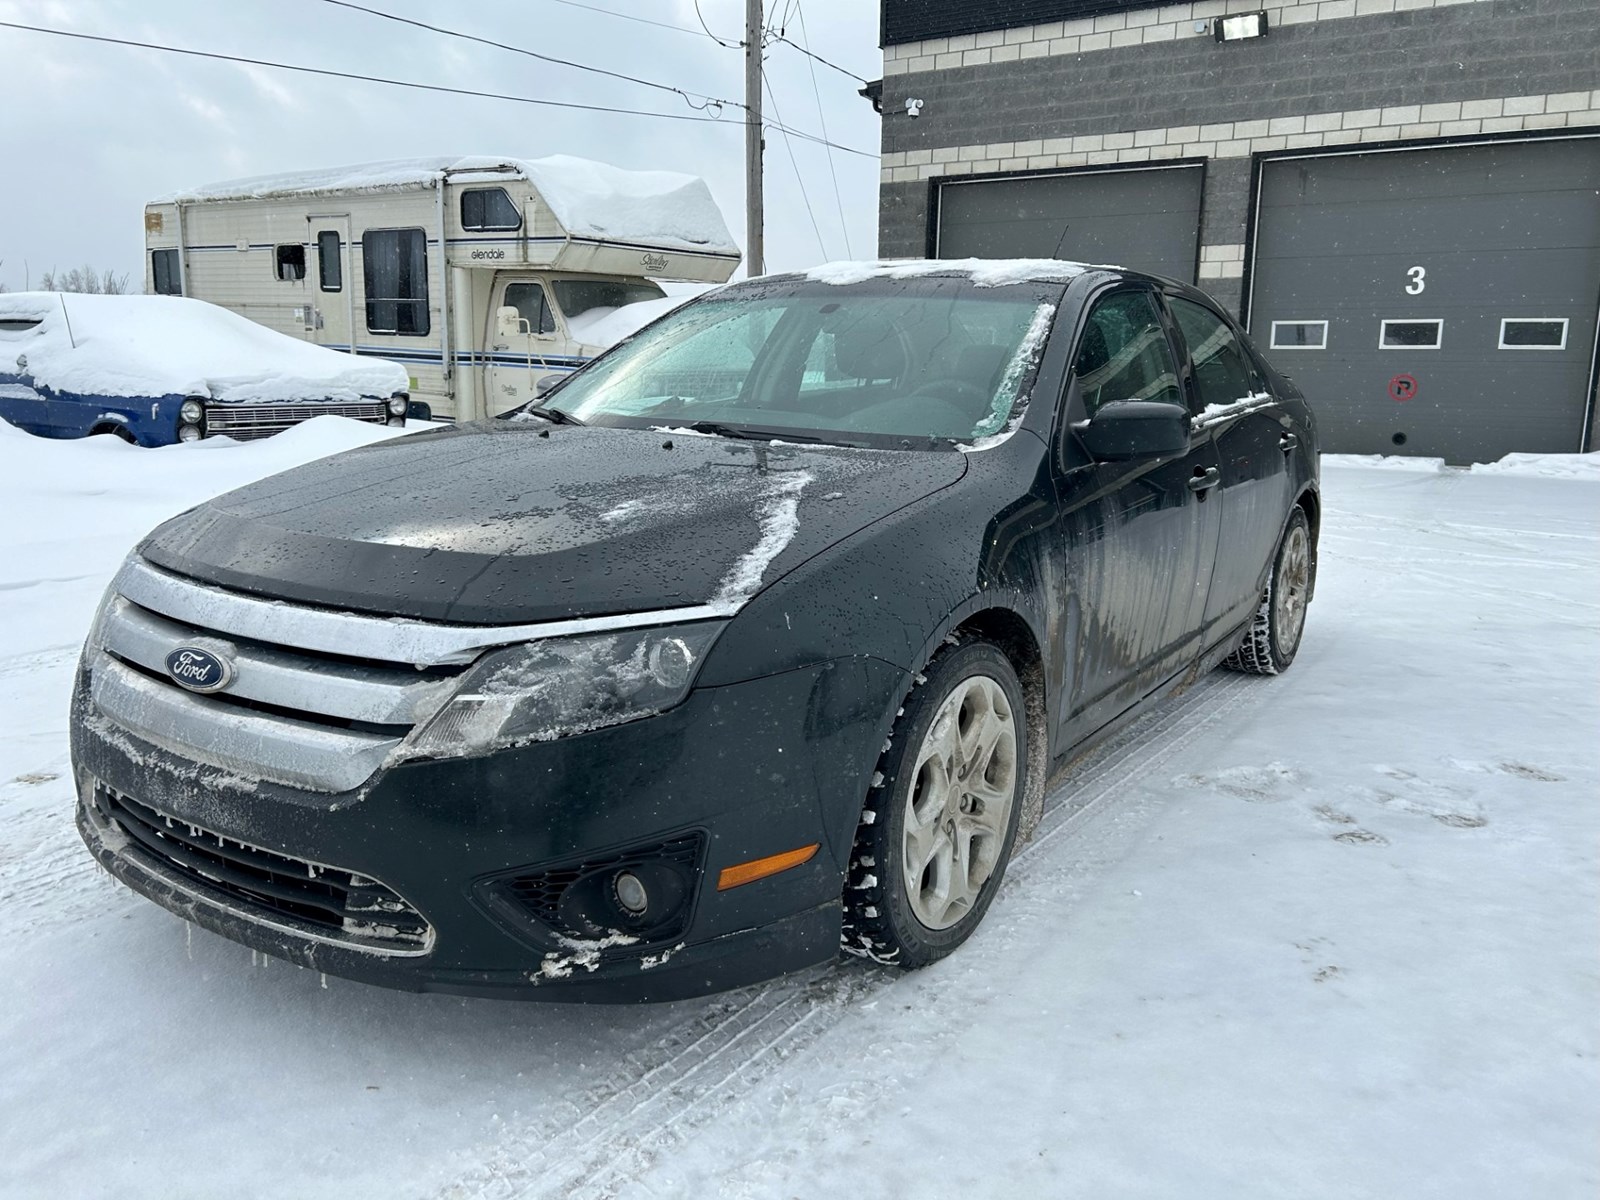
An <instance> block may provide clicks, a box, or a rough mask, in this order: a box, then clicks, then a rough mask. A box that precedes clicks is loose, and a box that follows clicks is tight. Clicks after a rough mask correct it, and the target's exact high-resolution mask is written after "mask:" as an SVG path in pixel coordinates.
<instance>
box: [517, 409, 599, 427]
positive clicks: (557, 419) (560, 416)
mask: <svg viewBox="0 0 1600 1200" xmlns="http://www.w3.org/2000/svg"><path fill="white" fill-rule="evenodd" d="M517 411H518V412H519V413H528V414H530V415H532V416H535V417H543V418H544V419H545V420H546V421H549V422H550V423H551V424H552V425H587V424H588V422H587V421H580V420H578V418H577V417H575V416H573V415H572V414H571V413H569V412H567V411H565V410H564V409H560V408H546V407H545V406H544V405H542V404H530V405H528V406H527V407H526V408H522V409H518V410H517Z"/></svg>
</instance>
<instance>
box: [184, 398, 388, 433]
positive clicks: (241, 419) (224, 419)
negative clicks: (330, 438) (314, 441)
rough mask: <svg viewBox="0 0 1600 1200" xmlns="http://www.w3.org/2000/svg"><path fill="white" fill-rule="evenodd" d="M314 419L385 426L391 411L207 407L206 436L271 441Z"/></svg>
mask: <svg viewBox="0 0 1600 1200" xmlns="http://www.w3.org/2000/svg"><path fill="white" fill-rule="evenodd" d="M312 417H349V418H351V419H352V420H355V421H370V422H375V423H376V424H379V425H382V424H384V423H385V422H386V421H387V420H388V418H389V408H388V405H387V404H385V403H384V402H383V401H382V400H372V401H361V402H358V403H355V404H218V403H211V404H208V405H206V432H207V433H208V434H225V435H226V436H228V437H231V438H238V439H240V440H246V441H247V440H249V439H251V438H262V437H270V436H272V435H273V434H275V433H282V432H283V431H284V430H285V429H288V428H290V427H292V426H295V425H298V424H300V423H301V422H302V421H309V420H310V419H311V418H312Z"/></svg>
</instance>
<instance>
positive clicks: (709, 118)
mask: <svg viewBox="0 0 1600 1200" xmlns="http://www.w3.org/2000/svg"><path fill="white" fill-rule="evenodd" d="M0 29H20V30H22V31H23V32H25V33H43V34H48V35H49V36H51V37H64V38H73V39H75V40H77V41H84V42H101V43H104V44H106V45H111V46H130V47H132V48H134V49H136V50H155V51H157V52H158V53H162V54H179V55H183V56H185V57H188V58H207V59H214V60H216V61H217V62H231V63H240V64H242V65H244V66H250V67H270V68H272V69H273V70H278V71H293V72H296V73H298V74H301V75H323V76H327V77H328V78H331V79H348V80H353V81H355V82H357V83H381V84H383V85H384V86H386V87H400V88H412V89H415V90H417V91H424V92H437V93H442V94H444V95H450V96H471V97H475V98H477V99H482V100H507V101H510V102H511V103H513V104H533V105H538V106H540V107H544V108H565V109H572V110H574V111H578V112H598V113H616V114H619V115H621V116H628V117H658V118H660V119H661V120H663V121H696V122H703V123H709V124H719V125H720V124H723V123H724V122H723V121H722V120H721V118H720V117H718V116H716V115H706V116H695V115H691V114H689V113H667V112H659V111H655V110H653V109H641V108H620V107H617V106H614V105H605V104H579V103H577V102H576V101H572V100H546V99H543V98H540V97H535V96H516V95H511V94H509V93H506V92H484V91H477V90H475V89H473V88H458V87H448V86H446V85H445V84H441V83H420V82H418V81H416V80H411V79H390V78H388V77H387V76H383V75H363V74H360V73H358V72H355V71H335V70H332V69H331V68H328V67H307V66H302V65H300V64H298V63H284V62H274V61H271V60H269V59H262V58H247V57H245V56H243V55H238V54H221V53H219V52H217V51H214V50H191V49H188V48H186V47H183V46H164V45H161V44H159V43H156V42H138V41H134V40H132V39H130V38H114V37H107V36H105V35H104V34H97V33H78V32H76V31H73V30H67V29H49V28H46V27H44V26H42V25H24V24H21V23H20V22H17V21H0ZM730 103H731V102H730ZM735 107H737V108H743V107H744V105H742V104H737V105H735ZM770 127H771V128H773V129H777V130H778V131H779V132H781V133H786V134H792V135H793V136H795V137H797V138H801V139H803V140H805V141H809V142H816V143H817V144H819V145H832V146H833V147H834V148H835V149H836V150H843V151H844V152H845V153H847V154H859V155H861V156H862V157H863V158H876V157H878V156H877V155H876V154H873V153H871V152H870V151H866V150H857V149H856V148H855V147H853V146H841V145H837V144H836V143H832V142H828V141H826V140H825V139H823V138H820V137H818V136H817V135H816V134H812V133H806V132H805V131H804V130H799V129H789V128H787V127H785V126H781V125H778V124H776V123H772V124H771V125H770Z"/></svg>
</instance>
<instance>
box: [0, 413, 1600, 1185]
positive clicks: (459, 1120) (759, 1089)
mask: <svg viewBox="0 0 1600 1200" xmlns="http://www.w3.org/2000/svg"><path fill="white" fill-rule="evenodd" d="M386 435H387V433H386V431H384V430H381V429H375V428H372V427H370V426H362V425H356V424H354V423H351V422H344V421H339V420H337V419H335V418H318V419H317V420H315V421H313V422H310V423H308V424H306V425H303V426H300V427H298V428H296V429H293V430H291V431H289V432H288V433H285V434H283V435H280V436H279V437H277V438H273V439H271V440H270V441H267V442H261V443H254V444H250V445H243V446H235V445H229V444H225V443H221V442H207V443H202V444H199V445H196V446H179V447H172V448H170V449H166V450H158V451H148V450H135V449H133V448H131V447H127V446H124V445H122V444H121V443H119V442H116V441H112V440H110V439H93V440H91V441H87V442H77V443H46V442H40V441H37V440H35V439H32V438H28V437H26V436H25V435H22V434H19V433H17V432H16V431H14V430H11V429H9V428H8V427H5V426H0V514H3V518H4V524H3V528H0V820H3V823H0V830H3V833H0V1195H4V1196H7V1197H10V1196H17V1197H35V1196H74V1197H93V1196H106V1197H112V1196H115V1197H161V1198H163V1200H165V1198H178V1197H214V1196H239V1197H253V1196H296V1197H318V1196H338V1197H341V1198H346V1197H358V1198H359V1197H384V1198H387V1197H408V1196H413V1197H435V1198H456V1200H465V1198H476V1197H512V1196H528V1197H558V1196H559V1197H568V1196H573V1197H578V1196H596V1197H598V1196H653V1197H667V1196H694V1197H697V1198H720V1197H726V1198H746V1197H748V1198H757V1197H775V1198H776V1197H796V1196H799V1197H812V1196H861V1197H880V1196H882V1197H898V1196H913V1195H916V1196H950V1195H956V1194H961V1193H965V1194H968V1195H973V1196H995V1197H1014V1196H1051V1197H1092V1198H1097V1200H1098V1198H1101V1197H1118V1198H1122V1197H1178V1196H1181V1197H1226V1198H1228V1200H1235V1198H1238V1197H1272V1198H1275V1200H1276V1198H1280V1197H1291V1196H1292V1197H1329V1198H1332V1197H1338V1198H1341V1200H1346V1198H1350V1197H1372V1198H1375V1200H1393V1198H1396V1197H1407V1198H1413V1197H1431V1196H1438V1197H1450V1198H1451V1200H1459V1198H1461V1197H1484V1198H1490V1197H1493V1198H1496V1200H1499V1198H1501V1197H1506V1196H1529V1197H1534V1196H1536V1197H1540V1198H1541V1200H1557V1198H1565V1197H1585V1198H1588V1197H1592V1196H1594V1195H1595V1194H1596V1191H1597V1189H1600V1150H1597V1145H1596V1142H1595V1139H1594V1131H1595V1130H1596V1129H1597V1128H1600V1065H1597V1064H1600V1057H1597V1056H1600V1036H1597V1021H1596V1016H1595V1014H1596V1013H1600V983H1597V971H1596V964H1597V957H1596V951H1597V949H1600V945H1597V943H1600V937H1597V930H1596V923H1595V913H1596V911H1597V907H1596V905H1597V901H1600V894H1597V893H1600V888H1597V874H1600V872H1597V867H1596V855H1595V850H1596V846H1597V844H1600V838H1597V835H1600V806H1597V804H1596V800H1597V798H1600V737H1597V736H1596V734H1597V732H1600V694H1597V689H1596V681H1597V679H1600V486H1597V482H1600V472H1597V471H1596V470H1595V466H1594V462H1593V461H1592V457H1593V456H1591V461H1580V460H1576V459H1566V460H1556V461H1551V460H1545V459H1538V460H1531V461H1521V462H1512V463H1508V464H1504V465H1503V466H1501V467H1500V468H1499V469H1496V470H1476V471H1472V472H1466V471H1455V470H1442V469H1439V468H1438V467H1437V466H1436V465H1434V464H1428V463H1417V462H1415V461H1399V462H1396V461H1389V462H1383V463H1379V462H1369V461H1361V460H1330V461H1329V463H1328V464H1327V466H1326V468H1325V480H1324V483H1325V497H1326V505H1327V511H1326V517H1325V522H1324V530H1323V537H1322V576H1321V582H1320V586H1319V590H1318V595H1317V599H1316V602H1315V604H1314V605H1313V606H1312V609H1311V617H1310V624H1309V627H1308V631H1307V634H1306V641H1305V644H1304V647H1303V649H1302V651H1301V655H1300V660H1299V662H1297V663H1296V665H1295V667H1294V669H1293V670H1292V671H1291V672H1290V673H1289V674H1287V675H1285V676H1283V677H1281V678H1278V679H1272V680H1262V679H1254V678H1244V677H1239V676H1231V675H1225V674H1220V673H1219V674H1217V675H1214V676H1212V677H1210V678H1208V679H1207V680H1204V681H1202V682H1201V683H1200V684H1199V685H1198V686H1196V687H1194V688H1193V689H1191V690H1190V691H1189V692H1188V693H1187V694H1185V695H1183V696H1181V697H1178V698H1177V699H1175V700H1174V701H1172V702H1170V703H1169V704H1168V705H1166V706H1165V707H1164V708H1163V709H1161V710H1160V711H1158V712H1157V713H1155V714H1153V715H1152V716H1151V717H1150V718H1149V719H1147V720H1146V721H1145V722H1143V723H1142V724H1141V725H1139V726H1137V727H1136V728H1134V729H1133V730H1130V731H1129V732H1128V733H1126V734H1125V735H1123V736H1122V737H1120V738H1119V739H1118V740H1116V741H1115V742H1114V743H1112V744H1111V745H1109V746H1106V747H1104V748H1102V749H1101V750H1100V751H1098V752H1097V753H1095V754H1094V755H1093V756H1091V757H1090V758H1089V759H1088V760H1087V761H1086V762H1085V763H1083V764H1081V765H1080V766H1079V767H1078V768H1077V769H1076V770H1075V771H1074V772H1073V773H1072V774H1071V775H1070V776H1068V777H1067V778H1066V779H1065V780H1063V781H1061V782H1059V783H1058V786H1057V788H1056V790H1055V791H1054V793H1053V794H1052V798H1051V808H1050V810H1049V812H1048V814H1047V816H1046V818H1045V822H1044V824H1043V825H1042V826H1041V829H1040V832H1039V834H1038V836H1037V837H1036V838H1035V840H1034V841H1033V843H1032V844H1031V845H1029V846H1027V847H1026V848H1024V850H1023V852H1022V855H1021V857H1020V858H1019V859H1018V861H1017V862H1016V864H1015V865H1014V867H1013V870H1012V873H1011V875H1010V877H1009V878H1008V880H1007V884H1006V887H1005V890H1004V894H1003V896H1002V897H1001V898H1000V900H999V902H998V903H997V904H996V905H995V907H994V908H993V909H992V910H991V912H990V915H989V919H988V922H987V924H986V926H985V927H984V929H983V930H982V931H981V932H980V933H979V934H978V936H977V937H976V938H975V939H974V940H973V941H972V942H971V943H969V944H968V945H967V946H966V947H965V948H964V949H963V950H962V951H961V952H960V953H958V954H957V955H956V956H954V957H953V958H951V959H949V960H946V961H945V962H943V963H941V964H939V965H938V966H936V967H934V968H932V969H930V970H927V971H924V972H922V973H920V974H916V975H909V976H896V975H893V974H889V973H887V972H884V971H882V970H881V969H879V968H875V967H872V966H870V965H867V964H862V963H858V962H851V963H847V964H841V965H840V966H838V967H833V968H828V969H823V970H818V971H816V972H813V973H810V974H808V975H805V976H803V977H800V978H796V979H792V980H787V981H783V982H780V983H777V984H774V985H771V986H769V987H765V988H758V989H752V990H748V991H744V992H739V993H735V994H732V995H729V996H724V997H718V998H714V999H709V1000H704V1001H698V1002H693V1003H687V1004H681V1005H674V1006H661V1007H650V1008H633V1009H627V1008H623V1009H618V1008H592V1009H586V1008H572V1007H547V1006H539V1005H519V1004H511V1003H504V1002H494V1001H466V1000H459V999H452V998H446V997H437V996H413V995H404V994H399V993H390V992H384V991H380V990H376V989H371V988H367V987H363V986H360V985H357V984H351V983H346V982H343V981H340V980H337V979H329V980H326V981H325V982H324V981H323V980H321V979H319V977H318V976H317V975H316V974H314V973H310V972H305V971H301V970H298V969H296V968H295V967H293V966H290V965H288V964H285V963H281V962H276V961H273V962H265V961H262V960H258V961H256V962H252V956H251V953H250V952H249V951H248V950H245V949H243V948H242V947H239V946H236V945H234V944H232V943H229V942H226V941H223V940H221V939H219V938H216V937H213V936H211V935H209V934H205V933H203V932H198V931H196V932H193V933H191V931H190V929H189V927H188V926H186V925H185V924H184V923H183V922H182V921H180V920H178V919H177V918H176V917H173V916H170V915H169V914H167V913H165V912H164V911H162V910H161V909H159V908H157V907H155V906H154V905H152V904H149V903H148V902H146V901H144V900H141V899H139V898H138V897H136V896H134V895H133V894H132V893H131V892H128V891H127V890H126V889H123V888H121V887H119V886H117V885H115V884H113V883H112V882H111V881H110V880H109V879H108V878H106V877H105V876H103V875H102V874H100V873H99V872H98V871H97V870H96V869H95V868H94V867H93V866H92V865H91V863H90V860H89V858H88V856H87V855H86V854H85V853H84V852H83V850H82V848H81V846H80V845H79V844H78V842H77V838H76V836H75V834H74V833H73V832H72V829H71V822H70V816H69V813H70V807H71V803H72V800H71V794H70V788H69V785H68V780H67V773H68V766H67V749H66V700H67V691H68V686H69V676H70V672H71V668H72V662H73V659H74V657H75V655H76V652H77V645H78V642H79V640H80V638H81V637H82V634H83V632H84V629H85V627H86V625H87V623H88V620H89V617H90V614H91V611H92V608H93V606H94V604H95V601H96V599H97V597H98V596H99V593H100V591H101V589H102V587H103V586H104V585H105V583H106V581H107V580H108V579H109V577H110V575H111V573H112V571H113V570H114V569H115V567H116V565H117V563H118V561H119V560H120V559H121V557H122V555H123V553H124V552H125V551H126V550H127V549H128V548H129V547H130V546H131V545H132V544H133V543H134V542H135V541H136V540H137V539H138V537H139V536H140V535H141V534H142V533H143V532H144V531H145V530H146V529H147V528H148V527H149V526H150V525H152V524H154V523H155V522H156V521H157V520H159V519H161V518H162V517H164V516H167V515H169V514H171V513H174V512H177V511H179V510H180V509H183V508H185V507H187V506H189V505H191V504H193V503H195V502H196V501H198V500H200V499H202V498H203V497H205V496H207V495H210V494H212V493H214V492H216V491H219V490H222V489H224V488H227V487H232V486H235V485H237V484H240V483H243V482H246V481H247V480H250V479H254V478H256V477H258V476H260V475H263V474H266V473H268V472H270V471H273V470H276V469H279V468H281V467H284V466H287V465H290V464H291V463H293V462H297V461H301V460H303V459H306V458H310V457H315V456H317V455H319V454H324V453H329V452H331V451H333V450H337V449H340V448H343V447H346V446H350V445H354V444H359V443H362V442H366V441H370V440H373V439H376V438H379V437H383V436H386Z"/></svg>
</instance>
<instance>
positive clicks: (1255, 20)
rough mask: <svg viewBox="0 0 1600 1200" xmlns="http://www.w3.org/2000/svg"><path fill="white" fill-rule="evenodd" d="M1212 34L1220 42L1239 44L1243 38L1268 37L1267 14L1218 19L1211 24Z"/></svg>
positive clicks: (1236, 15)
mask: <svg viewBox="0 0 1600 1200" xmlns="http://www.w3.org/2000/svg"><path fill="white" fill-rule="evenodd" d="M1211 33H1212V36H1214V37H1215V38H1216V39H1217V41H1219V42H1237V41H1239V40H1241V39H1243V38H1256V37H1266V36H1267V14H1266V12H1265V11H1263V12H1253V13H1237V14H1235V15H1234V16H1231V17H1218V18H1217V19H1216V20H1214V21H1212V23H1211Z"/></svg>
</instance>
